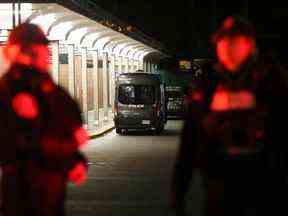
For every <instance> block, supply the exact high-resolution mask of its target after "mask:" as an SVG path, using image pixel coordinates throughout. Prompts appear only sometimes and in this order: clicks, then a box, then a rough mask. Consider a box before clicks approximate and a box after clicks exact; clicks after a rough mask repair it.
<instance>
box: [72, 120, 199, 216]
mask: <svg viewBox="0 0 288 216" xmlns="http://www.w3.org/2000/svg"><path fill="white" fill-rule="evenodd" d="M181 127H182V121H179V120H170V121H168V125H167V126H166V130H165V132H164V133H163V134H162V135H157V136H156V135H153V134H152V133H150V134H149V133H148V134H147V133H143V132H130V133H129V134H128V135H126V136H120V135H117V134H116V133H115V130H114V131H112V132H110V133H108V134H106V135H105V136H102V137H100V138H97V139H94V140H91V141H90V142H89V144H88V145H87V147H86V149H84V152H85V153H86V154H87V156H88V158H89V160H90V163H91V164H90V169H89V173H88V181H87V182H86V183H85V184H83V185H82V186H80V187H79V188H76V187H74V186H73V185H70V186H69V190H68V201H67V203H66V204H67V211H68V215H69V216H92V215H93V216H154V215H155V216H156V215H157V216H159V215H161V216H162V215H163V216H169V215H172V213H171V211H170V210H169V208H168V195H169V184H170V180H171V173H172V167H173V163H174V158H175V155H176V151H177V148H178V144H179V135H180V130H181ZM194 181H195V182H194V183H193V184H191V185H192V187H191V190H190V194H189V199H190V201H189V203H190V206H189V208H188V212H189V215H193V216H200V215H201V214H200V212H201V206H202V205H201V203H202V202H201V200H202V198H203V195H202V193H201V184H200V182H201V181H200V177H197V178H195V180H194Z"/></svg>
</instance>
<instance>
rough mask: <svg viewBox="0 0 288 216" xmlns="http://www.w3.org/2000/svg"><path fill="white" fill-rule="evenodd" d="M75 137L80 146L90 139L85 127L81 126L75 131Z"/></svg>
mask: <svg viewBox="0 0 288 216" xmlns="http://www.w3.org/2000/svg"><path fill="white" fill-rule="evenodd" d="M74 137H75V139H76V142H77V144H78V145H79V147H82V146H83V145H84V144H86V143H87V141H88V139H89V136H88V133H87V131H86V130H85V129H84V128H83V127H79V128H77V129H76V130H75V131H74Z"/></svg>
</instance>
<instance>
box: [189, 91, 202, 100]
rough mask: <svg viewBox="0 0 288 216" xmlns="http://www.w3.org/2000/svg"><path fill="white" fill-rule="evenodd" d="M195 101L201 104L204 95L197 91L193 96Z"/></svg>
mask: <svg viewBox="0 0 288 216" xmlns="http://www.w3.org/2000/svg"><path fill="white" fill-rule="evenodd" d="M191 99H192V100H193V101H197V102H201V101H202V100H203V94H202V92H200V91H195V92H193V93H192V95H191Z"/></svg>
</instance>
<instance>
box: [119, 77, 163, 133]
mask: <svg viewBox="0 0 288 216" xmlns="http://www.w3.org/2000/svg"><path fill="white" fill-rule="evenodd" d="M114 122H115V127H116V132H117V133H122V131H123V130H128V129H145V130H146V129H155V130H156V132H158V133H159V132H162V131H163V129H164V124H165V123H166V122H167V117H166V105H165V95H164V84H163V83H161V81H160V77H159V75H155V74H146V73H127V74H122V75H120V76H119V77H118V80H117V82H116V94H115V116H114Z"/></svg>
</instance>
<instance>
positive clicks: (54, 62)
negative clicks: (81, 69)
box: [50, 41, 59, 83]
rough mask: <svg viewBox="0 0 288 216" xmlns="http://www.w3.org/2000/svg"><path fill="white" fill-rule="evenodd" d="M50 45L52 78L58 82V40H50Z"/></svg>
mask: <svg viewBox="0 0 288 216" xmlns="http://www.w3.org/2000/svg"><path fill="white" fill-rule="evenodd" d="M50 46H51V55H52V68H51V69H52V78H53V80H54V82H56V83H59V42H58V41H52V42H51V44H50Z"/></svg>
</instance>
